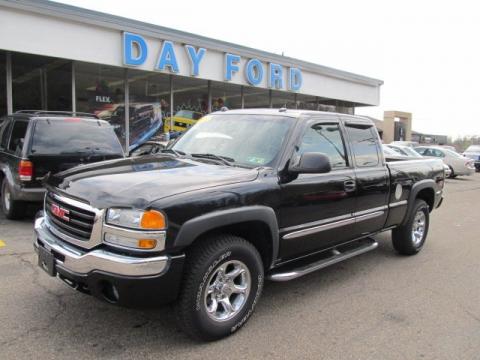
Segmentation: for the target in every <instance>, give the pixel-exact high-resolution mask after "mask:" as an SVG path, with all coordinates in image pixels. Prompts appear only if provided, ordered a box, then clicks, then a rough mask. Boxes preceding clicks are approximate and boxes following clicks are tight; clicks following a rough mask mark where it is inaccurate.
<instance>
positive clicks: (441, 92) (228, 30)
mask: <svg viewBox="0 0 480 360" xmlns="http://www.w3.org/2000/svg"><path fill="white" fill-rule="evenodd" d="M60 2H63V3H66V4H70V5H75V6H80V7H84V8H87V9H92V10H97V11H101V12H106V13H109V14H114V15H119V16H124V17H127V18H130V19H135V20H140V21H144V22H148V23H152V24H156V25H161V26H166V27H170V28H174V29H177V30H183V31H187V32H191V33H195V34H199V35H203V36H208V37H211V38H215V39H219V40H224V41H228V42H232V43H236V44H240V45H245V46H249V47H253V48H256V49H261V50H265V51H269V52H273V53H277V54H281V53H284V55H286V56H290V57H294V58H297V59H301V60H306V61H310V62H313V63H317V64H320V65H325V66H329V67H333V68H337V69H341V70H345V71H350V72H353V73H357V74H361V75H365V76H369V77H373V78H376V79H381V80H383V81H384V82H385V83H384V85H383V86H382V87H381V92H380V106H378V107H362V108H357V109H356V113H357V114H361V115H369V116H373V117H375V118H378V119H382V118H383V111H388V110H397V111H406V112H411V113H412V114H413V130H416V131H420V132H425V133H432V134H445V135H449V136H452V137H457V136H463V135H480V91H479V87H480V69H479V66H480V47H479V40H480V3H479V2H476V1H464V0H457V1H441V0H440V1H419V0H416V1H411V0H402V1H387V0H384V1H376V0H362V1H358V0H336V1H324V2H323V1H315V0H306V1H305V0H296V1H292V0H290V1H284V0H276V1H267V0H264V1H260V0H241V1H238V0H227V1H220V0H216V1H210V0H200V1H198V0H197V1H191V0H176V1H152V0H150V1H149V0H135V1H119V0H62V1H60Z"/></svg>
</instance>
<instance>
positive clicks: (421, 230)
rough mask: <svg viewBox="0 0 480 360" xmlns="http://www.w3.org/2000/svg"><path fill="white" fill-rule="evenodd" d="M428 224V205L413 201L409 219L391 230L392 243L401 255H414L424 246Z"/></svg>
mask: <svg viewBox="0 0 480 360" xmlns="http://www.w3.org/2000/svg"><path fill="white" fill-rule="evenodd" d="M429 223H430V212H429V208H428V205H427V203H426V202H425V201H423V200H421V199H417V200H415V204H414V205H413V209H412V212H411V214H410V217H409V219H408V220H407V222H406V223H405V224H404V225H401V226H399V227H397V228H395V229H393V230H392V243H393V247H394V248H395V250H396V251H397V252H398V253H400V254H402V255H415V254H417V253H418V252H419V251H420V250H421V249H422V247H423V244H425V240H426V239H427V234H428V226H429Z"/></svg>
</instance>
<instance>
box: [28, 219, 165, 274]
mask: <svg viewBox="0 0 480 360" xmlns="http://www.w3.org/2000/svg"><path fill="white" fill-rule="evenodd" d="M39 246H43V247H44V248H46V249H47V250H48V251H53V252H54V253H56V254H59V255H60V256H56V258H55V266H57V267H60V268H63V269H65V270H67V271H69V272H73V273H76V274H78V275H86V274H89V273H90V272H92V271H103V272H107V273H111V274H116V275H123V276H150V275H159V274H161V273H163V272H165V271H167V270H168V267H169V265H170V257H168V256H155V257H148V258H140V257H133V256H125V255H119V254H116V253H112V252H109V251H106V250H102V249H97V250H90V251H81V250H79V249H77V248H74V247H72V246H70V245H68V244H67V243H65V242H64V241H62V240H61V239H60V238H58V237H57V236H55V235H54V234H52V233H51V232H50V230H49V229H48V228H47V226H46V225H45V218H44V217H39V218H37V219H36V220H35V239H34V248H35V250H36V251H37V250H38V247H39ZM60 259H61V260H60Z"/></svg>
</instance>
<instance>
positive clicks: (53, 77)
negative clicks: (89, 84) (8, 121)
mask: <svg viewBox="0 0 480 360" xmlns="http://www.w3.org/2000/svg"><path fill="white" fill-rule="evenodd" d="M71 64H72V63H71V62H70V61H68V60H63V59H56V58H50V57H46V56H36V55H29V54H22V53H12V100H13V111H17V110H50V111H71V110H72V65H71Z"/></svg>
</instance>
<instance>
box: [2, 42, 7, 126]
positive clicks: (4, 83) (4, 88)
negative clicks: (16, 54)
mask: <svg viewBox="0 0 480 360" xmlns="http://www.w3.org/2000/svg"><path fill="white" fill-rule="evenodd" d="M6 114H7V67H6V54H5V52H3V51H0V117H2V116H4V115H6Z"/></svg>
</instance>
